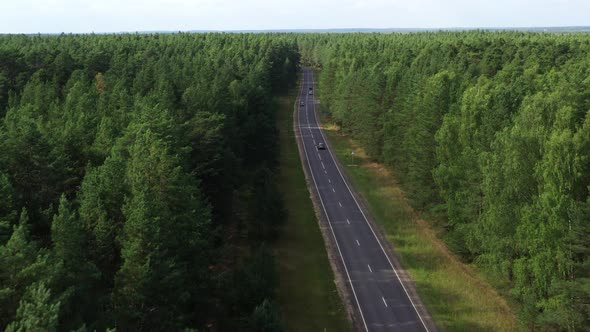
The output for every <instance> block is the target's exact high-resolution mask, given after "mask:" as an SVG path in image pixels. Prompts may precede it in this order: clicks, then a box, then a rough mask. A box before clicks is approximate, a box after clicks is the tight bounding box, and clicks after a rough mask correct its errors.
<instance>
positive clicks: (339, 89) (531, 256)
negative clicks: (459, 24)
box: [297, 32, 590, 331]
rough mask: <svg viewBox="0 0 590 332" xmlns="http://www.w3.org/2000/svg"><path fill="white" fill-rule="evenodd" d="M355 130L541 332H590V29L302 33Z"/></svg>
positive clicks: (330, 104) (342, 120)
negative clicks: (508, 290)
mask: <svg viewBox="0 0 590 332" xmlns="http://www.w3.org/2000/svg"><path fill="white" fill-rule="evenodd" d="M297 40H298V42H299V44H300V47H301V50H302V61H304V62H307V63H308V64H309V65H313V66H316V67H317V68H320V69H321V71H320V76H319V84H320V89H319V93H320V94H321V98H320V99H321V102H322V105H323V106H325V107H326V108H327V109H329V110H330V112H331V114H332V116H333V118H334V119H335V121H337V122H338V123H339V124H340V125H341V126H342V129H343V130H344V131H345V132H347V133H349V134H351V135H353V136H354V137H355V138H356V139H357V140H358V141H359V142H360V143H362V145H363V147H364V148H365V149H366V150H367V152H368V153H369V154H370V155H371V156H372V157H373V158H375V159H377V160H379V161H381V162H384V163H386V164H387V165H390V166H391V167H392V168H393V169H394V170H395V171H396V174H398V175H399V179H400V180H401V181H402V184H403V187H404V188H405V190H406V192H407V194H408V197H409V198H410V199H411V201H412V203H413V204H414V205H415V206H416V207H417V208H419V209H421V210H422V211H424V212H428V213H431V214H434V215H435V216H436V218H435V220H437V222H440V223H441V224H442V225H441V226H442V228H444V229H445V239H446V242H447V243H448V244H449V246H450V247H451V248H452V249H453V250H454V251H455V252H456V253H458V254H459V255H461V257H463V258H464V259H465V260H466V261H469V262H476V263H477V264H478V265H480V266H482V267H484V268H485V269H487V270H488V271H490V272H495V273H497V274H498V275H499V276H500V277H501V278H502V279H503V280H504V281H507V282H508V284H509V285H510V288H511V294H512V296H513V297H514V299H516V300H517V302H518V303H520V317H521V319H522V320H523V322H525V323H526V325H527V326H528V327H529V328H530V329H536V328H542V329H547V330H569V331H574V330H576V331H578V330H589V329H590V279H589V278H590V259H589V258H590V256H589V253H590V251H589V250H590V201H589V185H590V113H589V111H590V35H585V34H575V35H548V34H531V33H517V32H502V33H489V32H463V33H450V32H448V33H421V34H412V35H398V34H395V35H378V34H372V35H366V34H331V35H327V34H324V35H300V36H298V37H297Z"/></svg>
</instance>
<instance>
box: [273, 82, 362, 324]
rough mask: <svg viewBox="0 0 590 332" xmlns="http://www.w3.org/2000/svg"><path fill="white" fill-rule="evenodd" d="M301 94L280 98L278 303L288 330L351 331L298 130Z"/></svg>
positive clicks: (276, 247)
mask: <svg viewBox="0 0 590 332" xmlns="http://www.w3.org/2000/svg"><path fill="white" fill-rule="evenodd" d="M297 91H298V90H295V89H293V90H291V93H289V94H288V95H286V96H283V97H280V98H277V101H278V106H279V113H278V122H277V127H278V129H279V142H280V144H279V145H280V158H279V169H280V171H279V175H278V183H277V186H278V188H279V190H280V192H281V194H282V197H284V206H285V210H286V213H287V214H286V219H285V222H284V223H283V224H282V226H281V228H280V230H279V232H278V239H277V241H276V242H275V247H274V248H275V256H276V261H277V266H278V273H279V280H280V281H279V289H278V301H279V304H280V307H281V311H282V313H283V322H284V326H285V330H286V331H293V332H296V331H325V332H330V331H334V332H339V331H342V332H345V331H350V330H351V326H350V321H349V320H348V318H347V313H346V310H345V308H344V305H343V303H342V300H341V298H340V296H339V294H338V292H337V290H336V285H335V282H334V274H333V272H332V269H331V268H330V263H329V261H328V255H327V253H326V246H325V244H324V240H323V238H322V234H321V232H320V229H319V224H318V220H317V218H316V215H315V213H314V209H313V206H312V202H311V199H310V195H309V190H308V188H307V184H306V182H305V176H304V174H303V169H302V164H301V160H300V157H299V151H298V148H297V143H296V139H295V134H294V132H293V107H294V105H295V98H296V96H297Z"/></svg>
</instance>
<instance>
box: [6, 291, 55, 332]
mask: <svg viewBox="0 0 590 332" xmlns="http://www.w3.org/2000/svg"><path fill="white" fill-rule="evenodd" d="M59 306H60V303H59V302H56V303H53V302H52V301H51V292H50V290H49V289H47V288H46V287H45V285H44V284H43V283H42V282H41V283H35V284H33V285H31V286H29V287H28V288H27V290H26V292H25V295H24V296H23V298H22V300H21V301H20V305H19V307H18V310H17V313H16V320H15V321H14V322H12V323H10V324H9V325H8V327H7V328H6V331H7V332H28V331H47V332H52V331H57V330H58V329H57V326H58V315H59Z"/></svg>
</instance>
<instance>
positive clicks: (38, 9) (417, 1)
mask: <svg viewBox="0 0 590 332" xmlns="http://www.w3.org/2000/svg"><path fill="white" fill-rule="evenodd" d="M589 25H590V0H297V1H283V0H274V1H273V0H241V1H240V0H0V33H60V32H66V33H90V32H96V33H100V32H134V31H188V30H268V29H329V28H453V27H468V28H473V27H547V26H589Z"/></svg>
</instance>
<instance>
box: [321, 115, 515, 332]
mask: <svg viewBox="0 0 590 332" xmlns="http://www.w3.org/2000/svg"><path fill="white" fill-rule="evenodd" d="M329 122H330V121H329V120H328V121H327V120H326V118H325V117H323V121H322V123H325V124H327V123H329ZM324 130H325V133H327V135H328V137H329V139H330V143H331V147H332V149H333V150H334V151H333V152H334V153H335V154H336V155H337V157H338V159H339V160H340V161H341V163H342V164H343V165H344V168H345V169H346V171H347V173H348V175H349V178H350V179H351V181H352V182H353V186H354V187H355V188H356V190H357V191H358V193H359V195H360V196H361V197H362V198H363V199H364V200H365V202H366V203H367V206H368V207H369V209H370V210H371V211H370V212H371V214H372V215H373V217H374V220H375V222H376V223H378V224H379V225H380V227H381V228H382V229H383V230H384V231H385V233H386V236H387V238H388V240H390V241H391V242H392V243H393V245H394V247H395V250H396V252H397V253H398V255H399V257H400V259H401V263H402V264H403V266H404V268H405V269H406V270H407V271H408V272H409V273H410V275H411V276H412V279H413V280H414V282H415V284H416V288H417V291H418V293H419V295H420V298H421V299H422V301H423V302H424V304H425V305H426V307H427V308H428V310H429V312H430V314H431V315H432V317H433V318H434V321H435V322H436V325H437V327H438V328H439V329H440V330H442V331H519V330H524V329H523V328H522V326H521V325H519V323H518V321H517V319H516V317H515V316H514V314H513V312H512V311H511V309H510V307H509V305H508V304H507V302H506V301H505V299H504V298H502V297H501V296H500V295H499V294H498V293H497V292H496V290H495V289H494V288H493V287H492V286H490V285H489V284H488V283H486V282H485V281H484V276H482V275H480V274H479V273H478V272H477V270H476V269H475V268H474V267H472V266H469V265H466V264H464V263H462V262H461V261H459V259H458V258H457V257H456V256H454V255H453V254H452V253H450V252H449V250H448V248H447V247H446V246H445V245H444V243H443V242H442V241H441V240H439V239H438V238H437V236H436V233H435V231H434V230H433V229H432V228H431V227H430V225H429V224H428V223H427V222H425V221H423V220H421V219H420V217H419V216H418V214H417V213H415V211H414V210H413V209H412V208H411V207H410V205H409V204H408V202H407V200H406V199H405V198H404V193H403V191H402V190H401V189H400V187H399V185H398V183H397V181H396V179H395V176H394V174H393V173H392V172H391V171H390V170H388V169H387V168H385V167H384V166H383V165H380V164H378V163H375V162H372V161H371V160H369V158H367V156H366V154H365V153H364V151H363V149H362V148H361V147H360V146H359V145H358V144H357V143H356V142H355V141H354V140H352V139H351V138H350V137H347V136H342V135H340V134H339V132H338V128H337V127H336V126H334V125H325V126H324ZM351 151H354V159H351ZM353 160H354V162H353ZM351 163H353V164H352V166H351Z"/></svg>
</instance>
